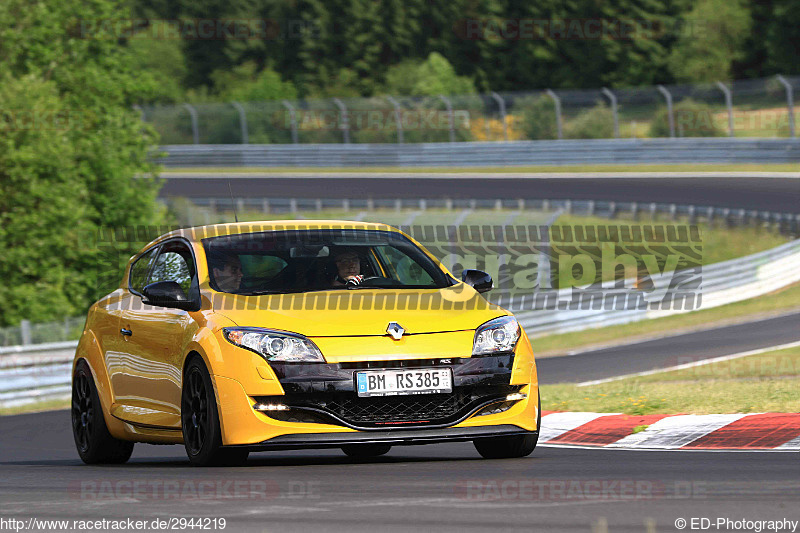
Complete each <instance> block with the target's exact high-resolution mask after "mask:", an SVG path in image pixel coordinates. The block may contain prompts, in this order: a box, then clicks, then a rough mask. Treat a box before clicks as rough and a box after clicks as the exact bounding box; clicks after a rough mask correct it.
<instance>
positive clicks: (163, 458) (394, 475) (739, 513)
mask: <svg viewBox="0 0 800 533" xmlns="http://www.w3.org/2000/svg"><path fill="white" fill-rule="evenodd" d="M232 181H233V192H234V195H235V196H236V195H242V194H245V193H246V194H248V195H253V196H270V197H276V198H278V197H283V198H288V197H308V198H316V197H318V196H319V191H320V190H324V191H325V196H326V197H332V198H339V197H340V198H346V197H354V196H358V197H365V196H372V197H375V198H379V197H386V198H413V197H417V198H419V197H440V196H449V197H451V198H458V197H465V198H466V197H469V198H481V197H487V198H497V197H498V195H500V196H501V197H502V196H503V195H504V194H505V195H507V197H515V198H516V197H524V198H551V199H557V198H571V199H613V200H617V201H642V202H648V201H658V202H675V203H695V204H698V205H718V206H724V207H732V208H735V207H743V208H748V209H769V210H772V211H784V212H800V181H798V180H793V179H789V178H787V179H782V178H770V179H766V180H764V179H755V178H753V179H750V178H737V179H732V180H725V181H724V185H723V183H722V182H721V181H720V180H719V179H716V178H696V179H695V178H692V179H691V180H689V179H686V178H684V179H659V180H652V179H634V178H613V179H590V180H586V179H582V178H569V179H560V178H537V179H524V178H523V179H520V178H510V179H509V178H499V177H498V178H492V179H468V180H459V179H453V178H437V177H426V178H425V179H404V180H402V181H399V180H393V181H390V180H385V179H379V180H376V179H373V178H372V177H369V176H365V175H363V174H362V175H360V176H353V177H351V178H348V179H346V180H345V181H342V182H341V186H339V185H338V184H337V185H335V186H331V183H330V181H329V179H326V178H302V179H298V178H296V177H291V176H288V175H287V176H281V177H270V178H266V179H264V178H252V177H236V178H235V179H233V180H232ZM161 194H162V196H186V197H224V196H226V195H227V179H223V178H198V179H194V178H190V177H189V178H187V177H184V178H169V177H167V183H166V185H165V187H164V188H163V189H162V192H161ZM798 319H800V314H797V313H795V314H790V315H786V316H781V317H775V318H770V319H766V320H762V321H758V322H756V323H748V324H737V325H731V326H725V327H720V328H715V329H708V330H704V331H697V332H693V333H686V334H682V335H678V336H674V337H668V338H662V339H655V340H649V341H645V342H639V343H636V344H631V345H626V346H619V347H613V348H605V349H599V350H593V351H586V352H582V353H578V354H575V355H570V356H565V357H559V358H543V359H540V360H539V361H538V368H539V376H540V380H541V382H542V383H553V382H563V381H585V380H591V379H601V378H604V377H610V376H613V375H618V374H621V373H633V372H639V371H646V370H650V369H653V368H659V367H665V366H673V365H676V364H680V363H685V362H688V361H691V360H698V359H706V358H710V357H716V356H721V355H728V354H732V353H736V352H741V351H745V350H751V349H754V348H762V347H768V346H773V345H778V344H783V343H788V342H792V341H797V340H799V339H800V328H798V327H797V326H798V323H799V322H798ZM534 348H535V340H534ZM799 459H800V458H799V457H798V454H797V453H796V452H788V453H786V452H784V453H781V452H710V451H664V452H655V451H627V450H602V449H581V448H568V447H564V448H557V447H549V446H547V447H539V448H538V449H537V450H536V451H535V452H534V453H533V455H532V456H531V457H528V458H524V459H506V460H484V459H481V458H480V457H479V455H478V453H477V452H476V451H475V449H474V448H473V446H472V445H471V444H470V443H455V444H438V445H428V446H413V447H395V448H394V449H392V451H391V452H390V453H389V454H388V455H386V456H384V457H381V458H377V459H370V460H356V459H351V458H348V457H346V456H345V455H344V454H343V453H341V452H339V451H337V450H325V451H297V452H271V453H260V454H253V455H251V458H250V460H249V461H248V464H247V465H246V466H244V467H237V468H213V469H200V468H193V467H191V466H189V463H188V461H187V459H186V456H185V453H184V451H183V447H182V446H152V445H143V444H138V445H137V447H136V450H135V451H134V455H133V458H132V459H131V461H130V462H129V463H128V464H126V465H121V466H102V467H99V466H97V467H89V466H86V465H83V464H82V463H81V462H80V460H79V459H78V456H77V453H76V451H75V448H74V444H73V441H72V432H71V429H70V421H69V412H68V411H53V412H46V413H37V414H26V415H17V416H7V417H0V517H2V518H3V519H9V518H14V519H18V520H25V521H27V520H28V519H29V518H31V517H36V518H38V519H58V520H70V521H72V520H101V519H106V520H119V519H127V518H132V519H136V520H146V521H148V522H150V521H152V520H153V519H162V520H168V519H171V518H194V519H197V518H209V519H215V518H217V519H218V518H225V519H226V521H227V523H226V526H227V527H226V530H228V531H245V530H246V531H259V532H260V531H264V532H272V531H274V532H283V531H315V532H316V531H329V530H330V531H351V532H357V531H369V532H376V531H378V532H384V531H430V530H436V531H484V530H506V531H517V532H521V531H567V532H570V531H581V532H606V531H607V532H617V531H631V532H633V531H636V532H639V531H641V532H645V531H647V532H654V531H659V532H664V531H679V530H681V529H677V528H676V526H675V524H676V521H679V522H680V520H681V519H684V520H691V519H692V518H695V519H700V518H707V519H710V520H711V522H712V523H714V524H716V521H717V519H718V518H723V519H725V518H727V519H731V520H734V521H736V520H743V519H744V520H750V521H753V520H782V519H789V520H798V519H800V513H799V512H798V506H797V502H798V501H800V475H798V474H800V463H799V462H798V460H799ZM209 524H210V522H206V525H207V526H208V525H209ZM2 525H3V524H0V529H8V528H7V527H6V528H3V527H2ZM679 525H680V524H679ZM723 525H724V524H723ZM63 529H67V530H73V529H75V526H73V525H66V526H64V527H63ZM147 529H153V528H152V527H150V528H147ZM178 529H191V528H188V527H186V528H178ZM210 529H213V528H210ZM706 529H707V530H710V531H721V530H729V529H730V530H749V531H752V530H753V529H742V528H738V529H737V527H736V524H732V525H729V527H728V528H726V527H721V528H718V527H711V528H706ZM799 529H800V528H799ZM216 530H220V528H219V527H218V528H216ZM685 530H691V529H690V527H685ZM789 531H791V528H790V529H789Z"/></svg>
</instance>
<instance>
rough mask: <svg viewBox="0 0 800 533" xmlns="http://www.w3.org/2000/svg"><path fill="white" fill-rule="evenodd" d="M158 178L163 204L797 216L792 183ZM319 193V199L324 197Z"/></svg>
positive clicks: (795, 182)
mask: <svg viewBox="0 0 800 533" xmlns="http://www.w3.org/2000/svg"><path fill="white" fill-rule="evenodd" d="M211 176H215V177H209V174H188V173H184V174H181V175H180V177H177V176H174V175H170V174H164V175H163V176H162V177H163V178H164V180H165V183H164V186H163V188H162V189H161V193H160V194H161V196H162V197H171V196H183V197H186V198H214V197H217V198H227V197H228V194H229V193H228V181H229V180H230V182H231V188H232V191H233V195H234V196H237V197H242V196H252V197H256V198H263V197H269V198H320V196H324V197H325V198H369V197H372V198H393V199H403V198H445V197H446V198H453V199H458V198H493V199H497V198H512V199H516V198H525V199H552V200H556V199H571V200H615V201H617V202H660V203H676V204H696V205H701V206H702V205H705V206H717V207H730V208H745V209H758V210H771V211H774V212H785V213H800V179H797V178H757V177H754V178H740V177H736V178H709V177H697V178H625V177H622V178H620V177H614V178H600V177H592V178H580V177H569V178H565V177H555V176H554V177H546V178H545V177H527V176H526V175H525V174H518V175H515V176H514V177H510V175H509V174H499V175H495V174H490V173H487V174H481V175H480V176H477V177H470V178H464V177H461V176H459V175H453V174H450V175H449V176H448V177H441V175H439V174H430V173H425V174H416V175H414V174H412V175H404V177H402V178H395V177H389V176H390V175H380V174H377V175H373V174H369V173H353V174H349V175H348V174H344V173H339V174H338V176H337V177H333V178H332V177H308V176H307V175H306V174H303V175H302V176H298V175H294V176H293V175H291V174H285V175H280V174H263V175H253V174H245V175H242V174H229V175H227V176H217V175H211ZM322 191H324V192H322Z"/></svg>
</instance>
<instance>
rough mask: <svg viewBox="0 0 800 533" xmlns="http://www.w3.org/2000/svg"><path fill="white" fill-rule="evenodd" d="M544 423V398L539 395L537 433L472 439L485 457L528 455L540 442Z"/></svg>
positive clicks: (505, 457)
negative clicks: (540, 432) (540, 433)
mask: <svg viewBox="0 0 800 533" xmlns="http://www.w3.org/2000/svg"><path fill="white" fill-rule="evenodd" d="M541 425H542V398H541V395H540V396H539V407H538V408H537V409H536V433H530V434H528V435H514V436H511V437H490V438H486V439H476V440H474V441H472V443H473V444H474V445H475V449H476V450H478V453H479V454H481V456H482V457H483V458H484V459H511V458H519V457H526V456H528V455H530V454H531V453H533V450H535V449H536V444H537V443H538V442H539V430H540V427H541Z"/></svg>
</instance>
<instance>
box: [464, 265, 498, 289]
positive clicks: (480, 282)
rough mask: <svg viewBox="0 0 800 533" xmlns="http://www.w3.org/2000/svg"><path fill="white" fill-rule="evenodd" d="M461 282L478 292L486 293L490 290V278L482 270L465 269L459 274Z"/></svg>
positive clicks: (491, 284)
mask: <svg viewBox="0 0 800 533" xmlns="http://www.w3.org/2000/svg"><path fill="white" fill-rule="evenodd" d="M461 281H463V282H464V283H466V284H467V285H471V286H472V287H473V288H474V289H475V290H476V291H478V292H487V291H490V290H492V286H493V283H492V276H490V275H489V274H487V273H486V272H484V271H483V270H472V269H469V268H468V269H466V270H464V271H463V272H462V273H461Z"/></svg>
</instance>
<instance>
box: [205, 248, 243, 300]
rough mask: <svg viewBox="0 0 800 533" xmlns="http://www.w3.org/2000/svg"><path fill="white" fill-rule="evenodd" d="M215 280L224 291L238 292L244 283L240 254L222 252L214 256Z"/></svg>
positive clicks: (213, 269)
mask: <svg viewBox="0 0 800 533" xmlns="http://www.w3.org/2000/svg"><path fill="white" fill-rule="evenodd" d="M212 264H213V267H212V271H213V274H214V282H215V283H216V284H217V287H219V290H221V291H223V292H233V293H235V292H237V291H238V290H239V288H240V286H241V284H242V262H241V261H240V260H239V256H238V255H233V254H220V255H219V256H218V257H214V258H213V263H212Z"/></svg>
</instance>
